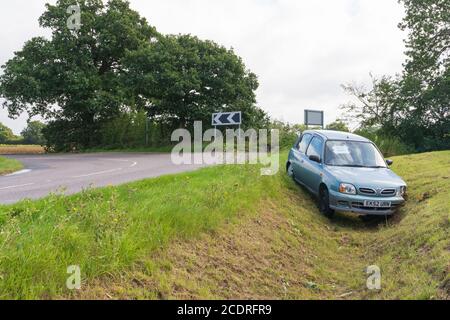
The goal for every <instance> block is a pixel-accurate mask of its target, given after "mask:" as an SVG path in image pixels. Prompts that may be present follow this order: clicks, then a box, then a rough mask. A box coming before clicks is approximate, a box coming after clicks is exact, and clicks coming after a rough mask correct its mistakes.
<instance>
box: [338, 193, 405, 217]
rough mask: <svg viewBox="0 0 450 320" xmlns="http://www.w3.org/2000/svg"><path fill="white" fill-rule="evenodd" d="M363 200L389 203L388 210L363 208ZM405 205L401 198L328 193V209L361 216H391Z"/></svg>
mask: <svg viewBox="0 0 450 320" xmlns="http://www.w3.org/2000/svg"><path fill="white" fill-rule="evenodd" d="M365 200H381V201H390V202H391V207H390V208H370V207H364V201H365ZM404 203H405V199H404V198H403V197H401V196H394V197H370V196H363V195H358V194H357V195H353V194H343V193H340V192H337V191H330V208H331V209H333V210H336V211H348V212H353V213H356V214H361V215H383V216H384V215H391V214H393V213H395V212H396V211H397V209H398V208H400V207H401V206H402V205H403V204H404Z"/></svg>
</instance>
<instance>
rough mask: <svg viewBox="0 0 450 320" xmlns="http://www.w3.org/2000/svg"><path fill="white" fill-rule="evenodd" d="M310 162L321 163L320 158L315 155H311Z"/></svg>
mask: <svg viewBox="0 0 450 320" xmlns="http://www.w3.org/2000/svg"><path fill="white" fill-rule="evenodd" d="M309 160H311V161H314V162H317V163H320V158H319V157H318V156H315V155H311V156H309Z"/></svg>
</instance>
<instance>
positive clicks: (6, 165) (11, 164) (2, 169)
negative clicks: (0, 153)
mask: <svg viewBox="0 0 450 320" xmlns="http://www.w3.org/2000/svg"><path fill="white" fill-rule="evenodd" d="M22 168H23V166H22V164H21V163H20V162H19V161H17V160H14V159H7V158H4V157H0V175H3V174H8V173H11V172H14V171H17V170H20V169H22Z"/></svg>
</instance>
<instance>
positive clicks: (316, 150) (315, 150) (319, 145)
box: [306, 137, 323, 159]
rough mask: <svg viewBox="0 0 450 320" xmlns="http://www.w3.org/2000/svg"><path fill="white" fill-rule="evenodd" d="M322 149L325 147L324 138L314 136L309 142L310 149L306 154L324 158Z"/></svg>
mask: <svg viewBox="0 0 450 320" xmlns="http://www.w3.org/2000/svg"><path fill="white" fill-rule="evenodd" d="M322 149H323V140H322V139H320V138H318V137H314V138H313V139H312V141H311V143H310V144H309V147H308V150H307V151H306V155H307V156H308V157H309V156H317V157H319V159H322Z"/></svg>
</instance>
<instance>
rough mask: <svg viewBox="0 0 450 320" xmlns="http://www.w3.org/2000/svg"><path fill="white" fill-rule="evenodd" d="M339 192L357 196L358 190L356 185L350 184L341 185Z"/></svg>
mask: <svg viewBox="0 0 450 320" xmlns="http://www.w3.org/2000/svg"><path fill="white" fill-rule="evenodd" d="M339 192H340V193H347V194H356V188H355V186H354V185H352V184H350V183H341V184H340V185H339Z"/></svg>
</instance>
